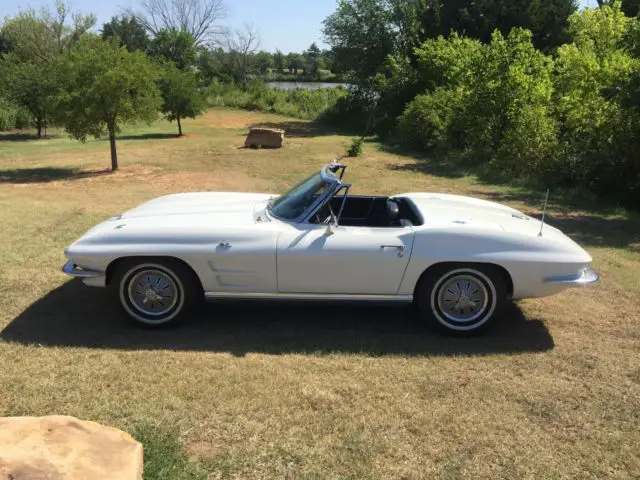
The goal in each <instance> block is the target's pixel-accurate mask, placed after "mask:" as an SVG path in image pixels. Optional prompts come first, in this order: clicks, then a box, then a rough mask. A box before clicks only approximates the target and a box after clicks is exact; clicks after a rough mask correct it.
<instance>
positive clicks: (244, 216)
mask: <svg viewBox="0 0 640 480" xmlns="http://www.w3.org/2000/svg"><path fill="white" fill-rule="evenodd" d="M272 196H273V195H269V194H266V193H236V192H196V193H178V194H174V195H166V196H164V197H159V198H156V199H154V200H150V201H148V202H145V203H143V204H141V205H139V206H137V207H135V208H133V209H131V210H128V211H126V212H124V213H123V214H121V215H119V219H121V220H136V219H141V220H142V219H145V218H154V217H162V218H163V221H165V220H166V221H168V222H172V221H173V220H174V219H172V217H176V216H178V217H181V216H190V217H191V216H194V215H204V216H207V217H208V218H209V219H211V220H214V219H215V220H216V221H217V222H220V221H224V222H225V223H227V222H229V223H233V224H238V223H253V221H254V218H253V212H254V209H255V207H256V205H263V204H264V203H265V202H266V201H267V200H268V199H269V198H271V197H272ZM175 220H177V219H175Z"/></svg>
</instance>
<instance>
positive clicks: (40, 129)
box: [36, 117, 42, 138]
mask: <svg viewBox="0 0 640 480" xmlns="http://www.w3.org/2000/svg"><path fill="white" fill-rule="evenodd" d="M36 129H37V130H38V138H42V119H41V118H40V117H38V118H36Z"/></svg>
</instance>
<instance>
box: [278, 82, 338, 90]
mask: <svg viewBox="0 0 640 480" xmlns="http://www.w3.org/2000/svg"><path fill="white" fill-rule="evenodd" d="M267 85H269V87H270V88H277V89H279V90H296V89H301V90H318V89H320V88H336V87H345V88H347V87H348V86H349V84H348V83H326V82H267Z"/></svg>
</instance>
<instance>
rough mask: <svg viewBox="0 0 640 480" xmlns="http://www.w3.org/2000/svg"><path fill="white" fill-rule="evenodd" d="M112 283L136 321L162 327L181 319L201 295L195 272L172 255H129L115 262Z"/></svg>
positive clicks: (120, 300) (131, 317)
mask: <svg viewBox="0 0 640 480" xmlns="http://www.w3.org/2000/svg"><path fill="white" fill-rule="evenodd" d="M112 286H113V287H114V290H117V295H118V300H119V302H120V305H121V307H122V309H123V310H124V312H125V313H126V314H127V316H128V317H129V318H130V319H131V320H133V321H134V322H135V323H136V324H137V325H140V326H144V327H149V328H154V327H164V326H167V325H170V324H175V323H178V322H179V321H181V320H184V318H185V317H186V316H188V313H189V312H191V311H192V309H193V307H195V306H196V305H197V303H198V302H199V300H201V299H202V288H201V287H200V282H199V281H198V278H197V277H196V275H195V273H193V271H192V270H191V269H190V268H189V267H187V266H186V265H184V264H183V263H182V262H180V261H178V260H175V259H135V260H134V259H132V260H127V261H125V262H123V263H121V264H120V265H118V267H117V269H116V272H115V275H114V278H113V282H112Z"/></svg>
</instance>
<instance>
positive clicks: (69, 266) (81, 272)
mask: <svg viewBox="0 0 640 480" xmlns="http://www.w3.org/2000/svg"><path fill="white" fill-rule="evenodd" d="M62 271H63V273H66V274H67V275H71V276H72V277H80V278H92V277H101V276H103V275H104V272H99V271H98V270H89V269H85V268H81V267H78V265H76V264H75V263H73V262H72V261H71V260H69V261H68V262H67V263H65V264H64V266H63V267H62Z"/></svg>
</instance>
